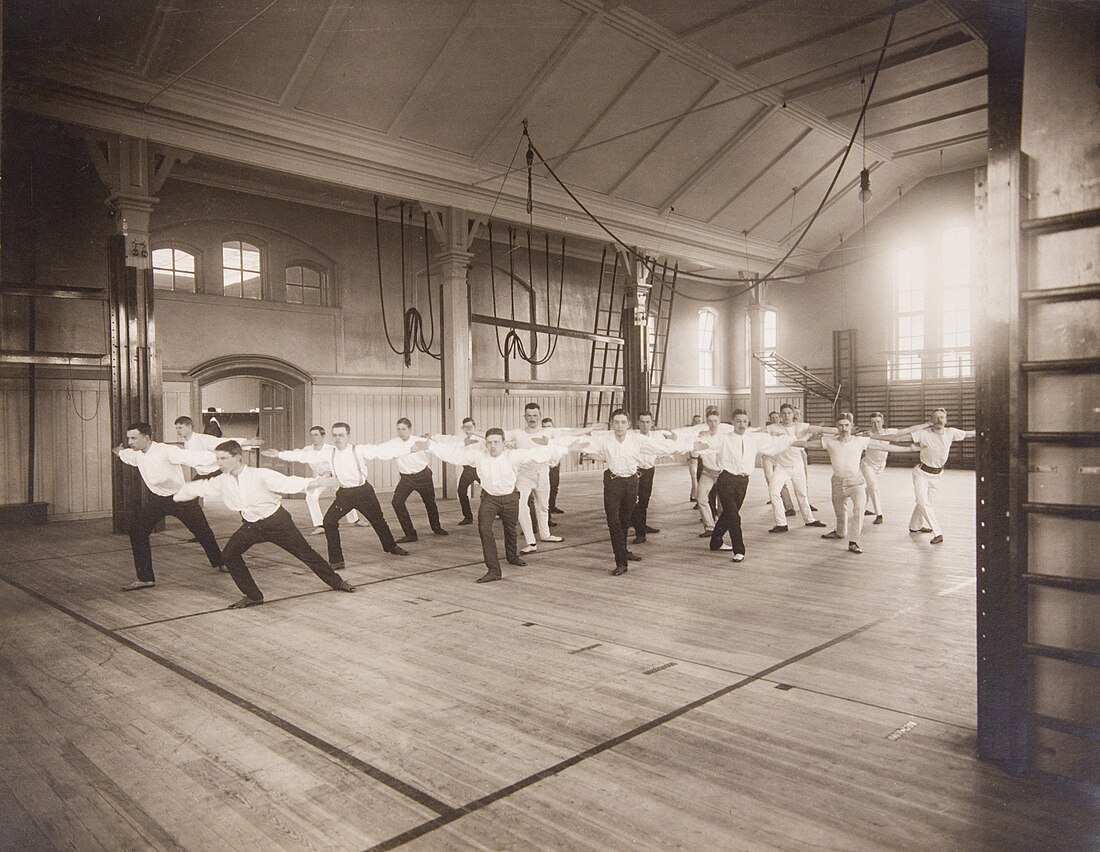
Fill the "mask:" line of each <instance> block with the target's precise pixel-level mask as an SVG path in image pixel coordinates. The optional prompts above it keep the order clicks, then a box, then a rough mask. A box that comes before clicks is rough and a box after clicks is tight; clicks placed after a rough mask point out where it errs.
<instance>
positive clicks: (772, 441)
mask: <svg viewBox="0 0 1100 852" xmlns="http://www.w3.org/2000/svg"><path fill="white" fill-rule="evenodd" d="M697 440H698V441H699V443H700V445H701V446H702V447H703V448H705V449H704V451H703V452H701V454H700V455H701V457H702V458H703V459H709V460H710V462H709V463H710V464H711V465H712V466H713V467H715V468H717V469H718V470H719V471H720V473H719V474H718V479H717V481H716V483H715V487H716V488H717V489H718V499H719V500H720V501H721V503H722V514H721V515H720V516H719V517H718V519H717V520H716V521H715V524H714V530H713V531H712V533H711V537H710V549H711V550H732V551H733V561H734V562H741V561H742V560H744V558H745V554H746V552H747V551H746V549H745V537H744V533H743V532H742V530H741V506H742V505H744V503H745V492H746V491H747V490H748V487H749V476H750V475H751V474H752V471H753V468H755V467H756V457H757V456H758V455H761V454H763V453H768V454H771V455H774V454H776V453H779V452H782V451H783V450H785V449H787V447H789V446H790V444H791V438H790V436H789V435H769V434H768V433H767V432H750V431H749V415H748V412H747V411H745V410H744V409H743V408H738V409H736V410H735V411H734V412H733V429H732V430H731V431H728V432H721V433H718V432H715V433H712V434H709V435H704V436H702V437H700V438H698V439H697ZM727 532H728V533H729V534H730V543H729V544H726V543H725V542H724V541H723V539H724V538H725V535H726V533H727Z"/></svg>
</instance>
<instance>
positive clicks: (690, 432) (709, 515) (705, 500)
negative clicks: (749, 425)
mask: <svg viewBox="0 0 1100 852" xmlns="http://www.w3.org/2000/svg"><path fill="white" fill-rule="evenodd" d="M732 428H733V427H732V426H730V425H729V424H727V423H723V422H722V420H721V417H720V416H719V414H718V407H717V406H714V405H708V406H707V420H706V428H705V429H700V428H699V427H698V426H684V427H681V428H679V429H674V430H673V435H674V436H675V437H676V439H677V440H679V441H687V440H688V439H694V438H698V437H701V436H706V437H710V436H714V435H718V434H720V433H722V432H729V431H731V430H732ZM704 440H705V438H704ZM693 443H694V440H692V441H691V442H690V443H688V444H687V445H686V446H687V447H688V449H689V450H690V451H691V454H692V460H693V461H694V462H695V463H696V464H697V465H698V484H697V486H696V491H695V496H696V498H697V503H696V508H698V509H699V519H700V520H701V521H702V522H703V531H702V532H701V533H699V538H710V537H711V535H712V534H713V533H714V519H715V515H716V514H717V512H716V509H717V505H716V502H715V501H716V500H717V494H715V500H713V501H712V500H711V492H712V491H713V490H714V485H715V483H716V482H717V481H718V476H719V474H720V473H721V472H722V471H721V468H719V467H717V466H715V462H714V456H713V454H711V455H700V454H698V453H696V452H695V451H694V450H693V449H691V446H692V444H693Z"/></svg>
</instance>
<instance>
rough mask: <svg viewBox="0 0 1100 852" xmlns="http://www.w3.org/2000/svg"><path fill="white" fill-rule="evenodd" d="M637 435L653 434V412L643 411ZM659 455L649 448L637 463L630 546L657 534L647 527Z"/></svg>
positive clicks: (653, 529) (654, 529) (639, 416)
mask: <svg viewBox="0 0 1100 852" xmlns="http://www.w3.org/2000/svg"><path fill="white" fill-rule="evenodd" d="M636 425H637V427H638V434H639V435H649V434H650V433H652V432H653V412H652V411H643V412H641V413H640V414H639V415H638V419H637V421H636ZM659 456H660V454H658V453H655V452H653V451H652V450H650V449H649V448H645V449H643V450H642V456H641V459H640V460H639V462H638V502H637V504H636V505H635V506H634V513H633V514H632V515H631V516H630V523H631V525H632V526H633V527H634V538H633V539H631V541H630V543H631V544H644V543H645V540H646V535H647V534H650V533H659V532H660V530H659V529H657V528H656V527H651V526H649V519H648V515H649V499H650V497H652V496H653V476H654V474H655V472H656V470H657V467H656V465H657V459H658V458H659Z"/></svg>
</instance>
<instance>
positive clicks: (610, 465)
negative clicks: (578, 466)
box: [580, 408, 683, 577]
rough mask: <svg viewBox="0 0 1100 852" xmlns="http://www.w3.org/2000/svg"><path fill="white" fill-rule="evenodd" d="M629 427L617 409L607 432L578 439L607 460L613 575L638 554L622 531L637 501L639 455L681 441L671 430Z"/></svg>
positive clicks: (674, 447) (671, 449) (675, 448)
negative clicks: (644, 431) (629, 547)
mask: <svg viewBox="0 0 1100 852" xmlns="http://www.w3.org/2000/svg"><path fill="white" fill-rule="evenodd" d="M629 430H630V417H629V416H628V415H627V413H626V412H625V411H623V409H621V408H617V409H615V411H613V412H612V413H611V431H610V432H596V433H593V434H591V435H589V436H588V437H585V438H581V439H580V445H581V449H582V451H583V452H585V453H589V454H591V455H593V456H595V457H596V458H597V459H600V460H602V461H604V462H607V469H606V470H605V471H604V472H603V509H604V515H605V516H606V518H607V531H608V532H609V533H610V535H611V549H612V551H614V553H615V569H614V570H613V571H612V572H611V575H612V576H614V577H618V576H620V575H622V574H625V573H626V563H627V562H640V561H641V557H640V556H636V555H635V554H633V553H631V552H630V551H629V550H627V547H626V533H627V530H628V529H629V528H630V517H631V515H633V514H634V507H635V505H636V504H637V502H638V465H639V464H640V463H641V461H642V454H643V453H644V452H650V453H653V454H655V455H663V454H665V453H675V452H680V451H681V450H682V449H683V445H682V444H681V443H677V442H676V441H674V440H672V439H671V436H672V433H671V432H668V433H666V434H665V435H664V436H658V435H657V434H650V435H642V434H641V433H639V432H631V431H629Z"/></svg>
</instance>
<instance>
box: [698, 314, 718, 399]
mask: <svg viewBox="0 0 1100 852" xmlns="http://www.w3.org/2000/svg"><path fill="white" fill-rule="evenodd" d="M717 322H718V314H716V313H715V312H714V311H712V310H711V309H710V308H703V310H701V311H699V384H700V385H703V386H705V387H710V386H712V385H713V384H714V327H715V325H716V324H717Z"/></svg>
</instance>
